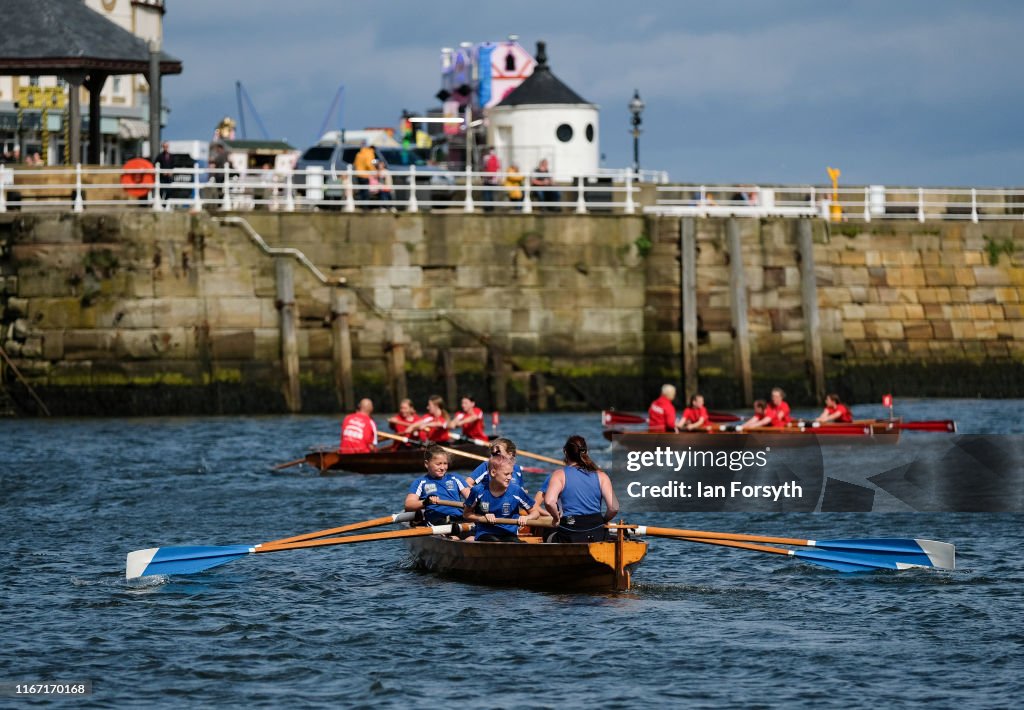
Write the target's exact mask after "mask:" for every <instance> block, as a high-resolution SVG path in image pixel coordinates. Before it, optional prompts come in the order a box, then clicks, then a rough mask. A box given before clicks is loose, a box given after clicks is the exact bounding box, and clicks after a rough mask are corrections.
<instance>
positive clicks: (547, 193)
mask: <svg viewBox="0 0 1024 710" xmlns="http://www.w3.org/2000/svg"><path fill="white" fill-rule="evenodd" d="M531 182H532V184H533V186H534V187H540V188H550V187H551V186H553V185H554V184H555V183H554V182H553V181H552V180H551V168H549V167H548V159H547V158H544V159H543V160H541V161H540V162H539V163H538V164H537V167H536V168H534V169H533V180H532V181H531ZM536 192H537V200H538V201H539V202H558V201H559V200H560V199H561V196H560V195H559V194H558V190H551V189H541V190H537V191H536ZM548 209H550V210H551V211H553V212H557V211H558V208H557V207H550V208H548Z"/></svg>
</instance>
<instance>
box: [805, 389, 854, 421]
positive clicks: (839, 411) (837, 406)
mask: <svg viewBox="0 0 1024 710" xmlns="http://www.w3.org/2000/svg"><path fill="white" fill-rule="evenodd" d="M814 421H816V422H836V423H838V424H850V423H852V422H853V412H851V411H850V408H849V407H847V406H846V405H845V404H843V401H842V400H841V399H839V395H837V394H835V393H832V394H827V395H825V409H824V411H822V413H821V414H819V415H818V418H817V419H815V420H814Z"/></svg>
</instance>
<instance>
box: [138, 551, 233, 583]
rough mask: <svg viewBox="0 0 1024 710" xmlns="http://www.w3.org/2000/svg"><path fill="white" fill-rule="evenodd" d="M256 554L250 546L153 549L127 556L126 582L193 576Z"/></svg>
mask: <svg viewBox="0 0 1024 710" xmlns="http://www.w3.org/2000/svg"><path fill="white" fill-rule="evenodd" d="M252 551H253V548H252V547H251V546H249V545H222V546H205V547H152V548H149V549H147V550H135V551H134V552H129V553H128V559H127V560H126V562H125V570H124V576H125V578H126V579H136V578H138V577H151V576H153V575H169V574H194V573H196V572H202V571H203V570H207V569H210V568H211V567H217V566H219V565H223V564H227V563H228V562H231V561H232V560H236V559H238V558H239V557H242V556H244V555H248V554H249V553H250V552H252Z"/></svg>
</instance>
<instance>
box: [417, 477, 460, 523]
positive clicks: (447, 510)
mask: <svg viewBox="0 0 1024 710" xmlns="http://www.w3.org/2000/svg"><path fill="white" fill-rule="evenodd" d="M465 487H466V484H465V482H464V481H463V480H462V479H461V478H459V477H458V476H456V475H455V474H453V473H451V472H448V473H445V474H444V475H443V476H441V478H434V477H433V476H431V475H430V474H429V473H425V474H423V475H422V476H420V477H419V478H417V479H416V480H415V481H413V482H412V484H411V485H410V486H409V492H410V493H415V494H416V497H417V498H420V499H423V498H427V497H428V496H437V497H438V499H439V500H455V501H461V500H462V494H461V493H459V491H461V490H462V489H463V488H465ZM425 511H426V512H427V513H436V514H437V515H454V516H455V517H462V510H461V509H460V508H454V507H452V506H450V505H440V504H438V505H428V506H427V507H426V508H425Z"/></svg>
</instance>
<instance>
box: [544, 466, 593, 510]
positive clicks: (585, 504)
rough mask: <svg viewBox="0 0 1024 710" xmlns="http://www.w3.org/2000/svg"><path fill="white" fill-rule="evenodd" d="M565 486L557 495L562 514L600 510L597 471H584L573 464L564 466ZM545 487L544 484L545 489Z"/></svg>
mask: <svg viewBox="0 0 1024 710" xmlns="http://www.w3.org/2000/svg"><path fill="white" fill-rule="evenodd" d="M563 470H564V471H565V486H563V488H562V493H561V495H559V496H558V503H559V506H560V507H561V508H562V516H563V517H569V516H571V515H593V514H594V513H600V512H601V500H602V498H603V496H602V495H601V479H600V478H598V475H597V471H584V470H582V469H579V468H576V467H575V466H566V467H565V468H564V469H563ZM546 489H547V487H546V486H545V490H546Z"/></svg>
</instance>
